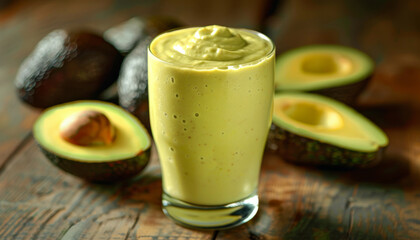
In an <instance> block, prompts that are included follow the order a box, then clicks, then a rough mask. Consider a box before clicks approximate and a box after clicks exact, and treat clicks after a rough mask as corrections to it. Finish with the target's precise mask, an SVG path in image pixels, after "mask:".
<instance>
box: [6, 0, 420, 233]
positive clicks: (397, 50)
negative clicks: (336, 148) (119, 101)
mask: <svg viewBox="0 0 420 240" xmlns="http://www.w3.org/2000/svg"><path fill="white" fill-rule="evenodd" d="M152 16H166V17H171V18H173V19H175V20H177V21H179V22H182V23H183V24H185V25H186V26H202V25H211V24H219V25H225V26H229V27H241V28H250V29H255V30H258V31H261V32H263V33H265V34H266V35H268V36H269V37H270V38H271V39H272V40H273V41H274V42H275V44H276V48H277V54H281V53H283V52H284V51H286V50H289V49H292V48H295V47H299V46H303V45H308V44H341V45H345V46H350V47H354V48H356V49H359V50H361V51H363V52H365V53H367V54H368V55H369V56H371V57H372V59H373V60H374V61H375V63H376V68H375V71H374V75H373V79H372V80H371V81H370V83H369V85H368V86H367V88H366V89H365V90H364V92H363V93H362V94H361V95H360V97H359V99H358V104H357V106H356V107H357V110H358V111H361V112H362V113H363V114H364V115H366V116H367V117H369V118H370V119H372V120H373V121H374V122H375V123H377V124H378V125H379V126H380V127H381V128H383V129H385V130H386V133H387V134H388V136H389V137H390V147H389V149H388V150H387V154H388V158H387V159H386V161H385V162H384V163H383V164H382V165H381V166H380V167H378V168H375V169H373V170H371V171H369V170H364V171H363V170H362V171H359V172H347V173H344V172H337V173H336V174H335V173H331V172H330V173H329V174H326V173H328V172H325V171H324V172H319V173H318V172H315V171H313V172H312V173H307V172H306V170H301V168H294V167H291V166H290V165H285V164H283V163H281V164H283V165H280V166H281V167H279V168H278V169H283V170H282V171H283V172H281V174H284V175H282V176H283V177H285V179H284V181H283V182H282V183H283V184H284V185H285V186H289V185H290V186H292V187H290V188H284V189H285V190H284V191H281V192H280V194H278V192H275V191H273V192H270V194H271V195H270V196H276V197H277V195H282V196H283V195H284V196H285V198H286V197H288V196H293V197H294V198H290V199H286V200H284V199H282V201H283V200H284V202H280V201H277V200H276V201H277V202H275V201H273V204H271V202H269V203H268V205H270V207H272V209H275V214H278V216H279V218H280V217H282V219H283V218H284V219H286V218H287V217H295V218H294V219H293V221H294V222H296V223H302V224H300V225H299V224H297V225H296V226H297V227H302V226H303V227H302V228H303V229H304V230H307V229H309V230H310V231H309V230H308V232H309V233H310V234H312V227H314V229H315V230H318V227H319V228H321V227H322V228H325V229H329V228H330V227H331V223H333V224H335V225H337V227H338V229H339V230H338V231H339V232H340V233H342V234H343V235H340V236H344V234H347V233H344V232H345V231H347V229H349V231H351V230H352V226H353V222H356V221H359V222H358V223H359V224H358V227H360V228H361V229H362V230H363V231H361V230H360V235H359V236H363V237H365V234H367V233H369V232H374V233H372V235H375V234H376V233H375V231H379V232H381V233H383V232H386V233H388V234H389V235H388V236H391V237H392V236H395V239H412V238H409V237H410V236H416V235H417V236H418V233H419V230H418V229H419V226H420V225H419V222H420V221H419V219H418V217H419V216H420V215H419V212H420V210H419V209H420V208H419V206H420V204H419V200H418V199H419V196H420V194H419V192H418V189H419V187H418V183H419V182H420V177H419V176H420V158H419V156H420V127H419V123H420V1H419V0H369V1H361V0H360V1H354V0H207V1H199V0H136V1H134V0H118V1H117V0H0V173H1V172H2V171H3V169H4V166H6V165H7V162H10V161H12V160H11V159H13V154H14V153H16V152H18V151H19V150H20V148H21V146H25V143H28V142H29V143H33V142H31V141H32V136H31V129H32V125H33V123H34V121H35V119H36V118H37V116H38V114H39V111H36V110H35V109H34V108H31V107H29V106H27V105H25V104H22V103H21V102H20V100H19V99H18V97H17V94H16V90H15V89H16V87H15V78H16V73H17V72H18V69H19V66H20V65H21V63H22V61H23V60H24V59H25V58H26V57H27V56H28V55H29V54H30V53H31V52H32V50H33V49H34V48H35V46H36V44H37V43H38V42H39V41H40V40H41V39H42V38H43V37H44V36H46V35H47V34H48V33H49V32H51V31H53V30H55V29H59V28H64V29H90V30H92V31H95V32H97V33H98V34H99V35H102V34H103V33H104V32H105V31H106V30H108V29H109V28H111V27H114V26H116V25H118V24H121V23H123V22H125V21H127V20H129V19H131V18H132V17H139V18H148V17H152ZM23 156H24V157H25V158H26V157H27V156H26V155H23ZM15 161H16V160H15ZM266 162H267V163H268V164H272V163H276V164H278V162H279V161H277V159H274V160H272V161H269V160H268V161H266ZM268 166H269V167H270V166H271V165H268ZM275 166H278V165H275ZM284 166H287V167H284ZM290 169H292V170H290ZM296 169H298V170H296ZM302 169H303V168H302ZM28 171H29V170H28ZM309 172H310V171H309ZM314 172H315V173H314ZM13 174H14V173H13ZM53 174H56V173H52V175H53ZM14 176H15V175H13V177H14ZM16 176H17V177H16V179H18V177H19V175H18V174H16ZM28 176H29V174H28ZM30 176H32V175H30ZM34 176H35V173H34ZM54 176H55V175H54ZM308 176H309V177H308ZM314 176H317V177H314ZM318 176H321V177H322V178H326V179H327V180H325V179H323V180H322V182H323V184H324V185H326V186H327V187H328V186H330V185H331V186H334V187H336V185H333V184H331V183H330V182H332V181H335V180H336V179H341V180H340V181H342V182H343V183H340V184H341V185H340V187H342V189H344V190H343V191H344V192H346V194H347V195H342V196H341V197H342V198H339V197H340V194H337V195H334V194H336V193H337V192H334V193H332V194H331V193H330V192H329V191H324V192H322V191H320V190H319V189H321V187H318V185H320V184H319V183H318V182H317V181H313V179H318ZM286 177H287V179H286ZM321 177H320V179H321ZM10 179H13V180H15V178H10ZM34 179H35V178H34ZM53 179H55V178H53ZM267 179H269V178H267ZM343 179H344V180H343ZM47 180H48V179H47ZM34 181H35V180H34ZM54 181H55V180H54ZM266 181H267V182H268V183H267V185H271V184H272V183H271V178H270V179H269V180H266ZM398 181H399V182H398ZM11 182H12V181H11ZM51 182H53V181H52V180H51ZM51 182H48V181H45V184H44V182H42V181H41V180H40V183H39V185H41V184H44V185H45V186H49V185H51ZM319 182H321V180H319ZM360 182H362V183H360ZM381 182H382V183H384V184H383V185H380V184H378V183H381ZM359 183H360V185H359ZM388 183H389V184H390V185H388ZM396 183H398V184H399V185H392V184H396ZM25 184H27V183H26V182H24V181H23V184H22V185H25ZM36 184H38V182H37V183H36ZM304 184H307V185H310V186H315V187H313V188H310V187H305V186H304V187H302V188H300V187H301V186H303V185H304ZM311 184H312V185H311ZM44 185H42V186H44ZM4 186H9V185H3V187H4ZM10 186H14V185H13V184H11V185H10ZM25 186H26V185H25ZM152 186H155V185H152ZM372 186H373V187H372ZM298 187H299V188H298ZM371 187H372V188H371ZM6 188H7V187H6ZM10 189H12V187H10ZM290 189H292V190H290ZM327 189H328V188H327ZM372 189H376V190H372ZM7 190H8V189H7ZM321 190H322V189H321ZM333 190H334V191H335V188H333ZM66 191H67V190H66ZM337 191H338V190H337ZM10 192H12V190H10ZM63 192H64V191H63ZM319 192H321V193H319ZM340 193H341V192H340ZM357 194H359V195H357ZM15 195H18V194H15ZM355 195H357V197H359V198H360V199H362V200H363V199H366V202H360V203H359V202H357V203H356V204H355V205H357V204H360V206H359V205H357V206H359V208H358V212H356V214H353V213H354V212H353V209H351V208H348V209H351V210H350V211H348V212H347V213H346V214H348V215H337V214H335V212H334V211H332V212H328V213H329V214H330V215H331V216H333V217H334V218H332V220H331V221H330V220H325V219H321V220H319V219H316V218H315V217H314V216H315V214H313V215H312V212H311V211H312V210H313V209H312V205H310V204H306V205H305V204H302V205H299V206H298V207H300V208H299V209H298V210H299V211H301V212H302V213H300V212H297V213H296V216H294V215H293V214H294V213H293V214H290V211H292V210H291V209H293V208H292V207H289V206H295V205H293V204H294V203H295V202H297V203H300V202H298V201H294V200H296V199H303V200H301V201H302V202H304V203H305V201H307V202H311V201H313V202H316V203H319V205H315V206H320V207H319V209H323V210H325V211H327V210H326V209H327V207H325V206H324V205H323V204H325V205H328V204H329V202H328V201H330V202H331V201H332V199H333V200H337V199H338V200H337V201H336V203H337V202H339V203H340V204H341V203H342V205H339V204H338V205H337V206H340V211H341V206H344V205H346V208H347V207H348V205H351V204H354V203H351V202H345V201H344V200H343V201H341V200H342V199H344V198H345V196H355ZM23 196H26V195H24V194H23ZM300 196H303V197H302V198H300ZM305 196H307V198H306V200H305ZM336 196H338V197H337V199H336V198H335V197H336ZM395 196H398V197H395ZM403 198H405V199H406V201H403V200H401V201H400V199H403ZM325 199H327V200H325ZM351 199H353V198H351ZM372 199H373V200H372ZM395 199H397V200H398V201H397V200H395ZM386 200H389V201H388V202H386ZM299 201H300V200H299ZM392 201H395V202H397V203H395V204H394V202H392ZM289 203H290V205H288V204H289ZM276 204H277V205H279V204H280V205H281V206H282V207H283V208H279V209H277V208H275V206H276ZM282 204H283V205H282ZM381 204H384V205H381ZM357 206H356V207H357ZM265 207H266V206H265ZM322 207H324V208H322ZM267 209H268V207H267ZM272 209H271V210H272ZM372 209H373V210H372ZM277 210H278V212H277ZM289 210H290V211H289ZM306 210H307V212H309V217H307V216H305V215H304V213H307V212H305V211H306ZM355 211H356V210H355ZM324 213H325V212H322V214H324ZM276 216H277V215H276ZM302 216H304V217H306V218H304V217H302ZM349 216H350V217H349ZM353 216H354V218H353ZM360 216H362V217H360ZM363 216H364V217H366V219H367V220H366V221H362V220H363ZM335 217H336V218H337V219H339V220H340V221H343V219H344V221H343V222H340V224H341V223H342V225H343V226H345V227H344V228H343V227H342V226H341V225H340V224H338V223H337V221H338V220H337V221H336V218H335ZM301 218H302V219H303V220H302V221H300V220H301ZM140 219H141V218H140ZM313 219H315V220H313ZM348 219H349V221H348V223H347V220H348ZM361 219H362V220H361ZM407 219H409V220H407ZM260 220H261V221H260V222H258V223H259V224H257V225H256V227H255V229H257V230H258V229H259V230H261V229H263V230H264V231H266V232H270V231H271V232H273V234H275V233H277V232H279V231H280V232H281V231H283V232H284V231H285V229H287V228H288V225H287V224H283V225H278V226H277V225H275V226H274V225H273V226H271V228H269V227H267V225H266V222H265V221H269V220H267V219H266V218H263V219H260ZM277 220H278V219H277ZM34 221H38V219H36V218H35V220H34ZM117 221H118V220H117ZM136 221H137V220H136ZM381 221H383V223H380V224H379V225H375V224H373V223H374V222H381ZM285 223H289V222H288V220H287V221H286V220H285ZM326 223H327V224H326ZM365 223H367V224H365ZM347 224H348V225H349V226H348V225H347ZM369 224H371V225H369ZM0 225H1V224H0ZM28 225H29V224H28ZM308 226H309V227H308ZM372 226H379V227H377V228H376V229H373V230H372ZM41 227H43V226H41ZM165 227H166V226H165ZM282 227H283V228H282ZM169 229H171V228H169ZM355 229H356V228H355ZM378 229H379V230H378ZM390 229H391V230H390ZM393 230H395V234H393V232H392V231H393ZM256 232H258V231H256ZM261 232H262V230H261ZM296 233H299V231H297V232H296ZM315 233H316V232H315ZM292 234H293V232H292ZM297 235H298V234H297ZM405 235H407V236H408V237H407V238H398V236H405ZM232 236H233V237H232V239H237V238H236V235H232ZM249 236H250V238H251V239H263V238H257V237H253V236H254V235H252V234H251V233H250V234H249ZM314 236H315V235H314ZM345 236H346V238H347V237H348V236H349V235H345ZM391 237H387V236H385V235H377V236H376V235H375V238H370V239H391ZM368 238H369V237H366V238H362V237H360V238H358V239H368ZM289 239H292V238H289ZM296 239H300V238H296ZM314 239H321V237H320V238H314ZM322 239H326V238H322ZM352 239H356V238H352Z"/></svg>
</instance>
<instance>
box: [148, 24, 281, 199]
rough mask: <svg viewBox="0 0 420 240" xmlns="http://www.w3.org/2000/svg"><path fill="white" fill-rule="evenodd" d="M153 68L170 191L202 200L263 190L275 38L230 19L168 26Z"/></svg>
mask: <svg viewBox="0 0 420 240" xmlns="http://www.w3.org/2000/svg"><path fill="white" fill-rule="evenodd" d="M148 71H149V103H150V120H151V127H152V133H153V136H154V140H155V143H156V146H157V150H158V154H159V157H160V163H161V167H162V181H163V190H164V193H165V194H168V195H169V196H171V197H173V198H175V199H177V200H180V201H182V202H185V203H188V204H194V205H202V206H217V205H225V204H229V203H234V202H237V201H240V200H243V199H246V198H247V197H249V196H251V195H253V194H254V195H255V192H256V189H257V185H258V177H259V171H260V165H261V160H262V155H263V151H264V146H265V142H266V137H267V134H268V130H269V127H270V125H271V117H272V102H273V92H274V83H273V82H274V46H273V44H272V42H271V41H270V40H269V39H268V38H267V37H265V36H264V35H262V34H259V33H257V32H254V31H250V30H244V29H232V28H226V27H222V26H207V27H202V28H187V29H181V30H176V31H172V32H167V33H164V34H162V35H160V36H158V37H156V38H155V39H154V40H153V41H152V43H151V45H150V48H149V56H148Z"/></svg>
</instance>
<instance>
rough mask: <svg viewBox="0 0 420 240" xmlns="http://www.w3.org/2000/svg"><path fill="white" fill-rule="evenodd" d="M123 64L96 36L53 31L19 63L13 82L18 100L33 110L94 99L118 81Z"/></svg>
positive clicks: (76, 32) (80, 31)
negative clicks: (33, 108)
mask: <svg viewBox="0 0 420 240" xmlns="http://www.w3.org/2000/svg"><path fill="white" fill-rule="evenodd" d="M122 60H123V57H122V55H121V54H120V53H119V52H118V50H117V49H115V47H114V46H112V45H111V44H109V43H108V42H106V41H105V40H104V39H103V38H102V37H101V36H98V35H96V34H95V33H92V32H90V31H85V30H63V29H58V30H55V31H53V32H51V33H49V34H48V35H47V36H45V37H44V38H43V39H42V40H41V41H40V42H39V43H38V45H37V46H36V48H35V49H34V51H33V52H32V53H31V54H30V55H29V56H28V57H27V58H26V59H25V60H24V62H23V63H22V65H21V67H20V69H19V71H18V74H17V76H16V81H15V85H16V88H17V92H18V96H19V98H20V99H21V100H22V101H24V102H26V103H28V104H29V105H31V106H33V107H36V108H46V107H50V106H53V105H57V104H60V103H64V102H69V101H73V100H79V99H95V98H97V97H98V96H99V94H100V93H101V92H102V91H103V90H105V89H106V88H107V87H109V86H110V85H111V84H112V83H113V82H115V81H116V80H117V78H118V74H119V70H120V66H121V63H122Z"/></svg>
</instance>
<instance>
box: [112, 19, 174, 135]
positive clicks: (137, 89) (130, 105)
mask: <svg viewBox="0 0 420 240" xmlns="http://www.w3.org/2000/svg"><path fill="white" fill-rule="evenodd" d="M181 26H182V24H181V23H179V22H178V21H176V20H174V19H172V18H170V17H162V16H154V17H149V18H147V19H145V20H144V30H143V31H144V33H145V34H144V36H143V37H141V38H140V39H139V42H138V44H137V46H136V47H135V48H134V50H132V51H131V52H130V53H129V54H128V55H127V57H126V58H125V59H124V62H123V64H122V66H121V72H120V76H119V78H118V98H119V104H120V105H121V106H122V107H123V108H125V109H126V110H128V111H129V112H131V113H132V114H134V115H135V116H136V117H137V118H139V119H140V121H141V122H142V123H143V124H144V125H145V127H146V128H147V129H149V130H150V122H149V105H148V87H147V84H148V80H147V79H148V78H147V74H148V72H147V48H148V47H149V44H150V43H151V42H152V39H153V38H154V37H155V36H157V35H158V34H160V33H162V32H164V31H167V30H170V29H173V28H178V27H181Z"/></svg>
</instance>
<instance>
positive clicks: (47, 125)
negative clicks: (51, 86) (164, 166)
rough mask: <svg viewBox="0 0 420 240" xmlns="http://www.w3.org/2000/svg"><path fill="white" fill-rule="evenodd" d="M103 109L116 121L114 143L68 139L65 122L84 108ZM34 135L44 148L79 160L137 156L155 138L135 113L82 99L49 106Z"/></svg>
mask: <svg viewBox="0 0 420 240" xmlns="http://www.w3.org/2000/svg"><path fill="white" fill-rule="evenodd" d="M87 109H92V110H97V111H100V112H103V113H104V114H105V115H106V116H107V117H108V118H109V120H110V121H111V123H112V124H113V126H114V128H115V131H116V138H115V140H114V142H113V143H112V144H111V145H93V146H78V145H75V144H72V143H69V142H67V141H66V140H64V139H63V138H62V137H61V136H60V133H59V131H58V129H59V126H60V124H61V122H62V121H63V120H64V119H65V118H66V117H68V116H70V115H71V114H73V113H75V112H77V111H82V110H87ZM34 137H35V139H37V141H38V143H39V144H41V145H42V146H43V147H44V148H46V149H48V150H50V151H52V152H54V153H55V154H57V155H59V156H63V157H66V158H69V159H71V160H75V161H84V162H104V161H115V160H121V159H125V158H130V157H133V156H136V155H137V154H139V153H140V152H141V151H143V150H146V149H148V148H149V147H150V144H151V141H150V139H149V137H148V135H147V133H146V131H145V129H144V128H143V126H142V125H140V124H139V122H138V120H136V119H135V118H134V117H133V116H131V115H129V114H128V113H126V112H125V111H123V110H122V109H121V108H119V107H117V106H116V105H113V104H109V103H102V102H99V101H78V102H71V103H68V104H62V105H57V106H56V107H52V108H50V109H47V110H46V111H45V112H44V113H43V114H42V115H41V116H40V117H39V118H38V120H37V121H36V123H35V125H34Z"/></svg>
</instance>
